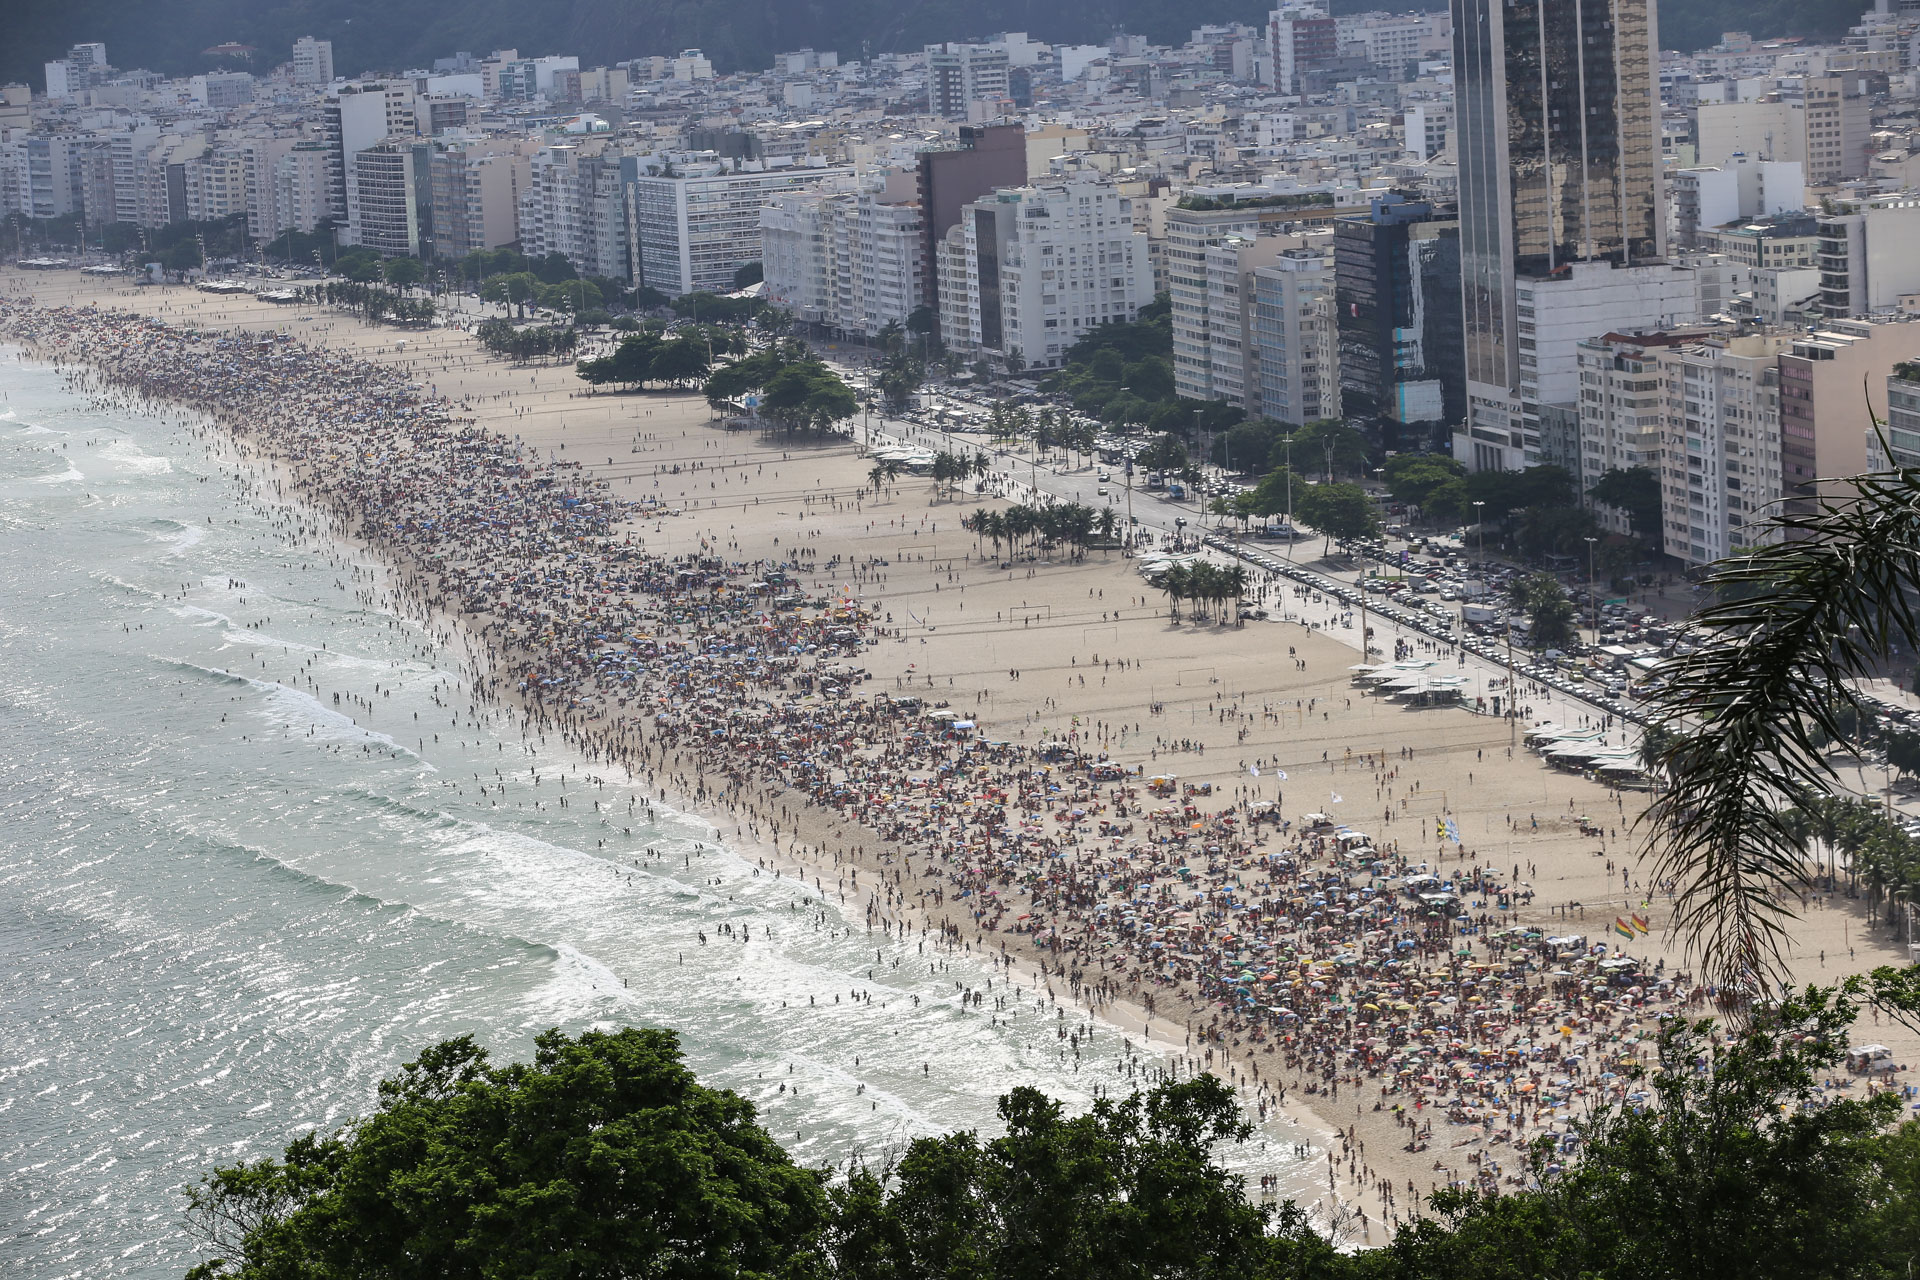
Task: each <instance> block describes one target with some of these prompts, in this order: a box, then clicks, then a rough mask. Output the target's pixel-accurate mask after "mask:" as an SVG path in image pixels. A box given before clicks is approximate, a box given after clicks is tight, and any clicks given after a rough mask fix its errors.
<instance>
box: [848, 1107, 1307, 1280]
mask: <svg viewBox="0 0 1920 1280" xmlns="http://www.w3.org/2000/svg"><path fill="white" fill-rule="evenodd" d="M1000 1117H1001V1120H1002V1121H1003V1122H1004V1124H1005V1125H1006V1133H1005V1135H1004V1136H1002V1137H999V1138H995V1139H992V1140H991V1141H982V1140H981V1139H980V1138H979V1137H977V1136H976V1135H974V1134H971V1133H957V1134H951V1135H948V1136H946V1137H944V1138H925V1139H921V1140H919V1141H917V1142H915V1143H914V1144H913V1145H912V1146H911V1147H910V1148H909V1149H908V1151H907V1153H906V1154H905V1155H904V1156H903V1157H902V1158H901V1160H900V1162H899V1164H898V1165H897V1166H895V1167H893V1168H891V1169H888V1170H884V1171H880V1172H870V1171H866V1170H860V1171H857V1172H856V1173H855V1175H854V1176H853V1177H852V1178H851V1179H849V1180H848V1182H847V1183H846V1185H845V1186H843V1187H838V1188H836V1189H835V1192H834V1208H835V1222H834V1226H833V1229H832V1231H831V1233H830V1237H829V1238H830V1244H829V1248H830V1250H831V1252H832V1254H833V1259H834V1262H835V1269H836V1270H837V1271H838V1272H839V1274H840V1275H841V1276H843V1277H845V1280H906V1278H907V1277H927V1278H928V1280H949V1278H951V1280H964V1278H969V1277H996V1278H1002V1277H1003V1278H1005V1280H1049V1278H1051V1277H1065V1276H1087V1277H1096V1276H1099V1277H1116V1278H1126V1277H1142V1278H1144V1277H1193V1278H1195V1280H1199V1278H1201V1277H1215V1276H1217V1277H1221V1278H1222V1280H1225V1278H1227V1277H1239V1276H1245V1275H1249V1274H1252V1273H1253V1272H1254V1271H1255V1269H1256V1268H1257V1267H1258V1266H1259V1264H1260V1263H1261V1262H1263V1261H1265V1260H1266V1259H1267V1257H1268V1256H1269V1253H1270V1249H1269V1245H1268V1241H1267V1236H1266V1234H1265V1230H1264V1228H1265V1226H1266V1220H1267V1217H1268V1214H1267V1213H1266V1212H1265V1211H1263V1210H1261V1209H1259V1208H1256V1207H1255V1206H1253V1205H1251V1204H1249V1203H1248V1202H1247V1200H1246V1198H1245V1196H1244V1195H1243V1194H1242V1192H1241V1188H1240V1180H1239V1179H1238V1178H1237V1177H1234V1176H1233V1175H1231V1174H1228V1173H1226V1172H1225V1171H1224V1170H1222V1169H1221V1168H1220V1167H1219V1166H1218V1165H1216V1164H1215V1163H1214V1162H1213V1160H1212V1156H1211V1153H1212V1148H1213V1144H1214V1143H1216V1142H1221V1141H1231V1140H1234V1139H1238V1138H1244V1137H1245V1135H1246V1133H1247V1127H1246V1123H1245V1121H1244V1120H1242V1119H1241V1117H1240V1113H1239V1109H1238V1107H1237V1106H1236V1105H1235V1103H1234V1100H1233V1096H1232V1094H1231V1092H1230V1091H1229V1090H1228V1089H1227V1087H1226V1086H1225V1085H1223V1084H1221V1083H1220V1081H1219V1080H1217V1079H1216V1078H1214V1077H1211V1076H1208V1077H1203V1078H1201V1079H1200V1080H1196V1081H1191V1082H1186V1083H1182V1084H1174V1085H1164V1086H1162V1087H1160V1088H1157V1089H1155V1090H1154V1091H1153V1092H1152V1093H1150V1094H1134V1095H1133V1096H1131V1097H1129V1098H1126V1099H1121V1100H1116V1099H1112V1098H1103V1099H1101V1100H1099V1101H1097V1102H1095V1103H1094V1105H1093V1107H1092V1109H1091V1110H1089V1111H1088V1112H1087V1113H1085V1114H1083V1115H1079V1116H1069V1115H1067V1114H1066V1113H1065V1111H1064V1109H1063V1108H1062V1107H1061V1105H1060V1104H1059V1103H1058V1102H1056V1101H1054V1100H1053V1099H1051V1098H1048V1097H1045V1096H1044V1095H1042V1094H1041V1093H1039V1092H1038V1091H1036V1090H1033V1089H1016V1090H1015V1091H1014V1092H1012V1093H1010V1094H1008V1095H1006V1096H1005V1097H1003V1098H1002V1099H1001V1100H1000Z"/></svg>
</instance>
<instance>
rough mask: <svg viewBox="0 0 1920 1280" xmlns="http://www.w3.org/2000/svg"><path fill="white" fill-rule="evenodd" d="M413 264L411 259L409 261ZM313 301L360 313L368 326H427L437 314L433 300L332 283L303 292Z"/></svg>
mask: <svg viewBox="0 0 1920 1280" xmlns="http://www.w3.org/2000/svg"><path fill="white" fill-rule="evenodd" d="M407 261H411V259H407ZM300 292H301V296H302V297H305V298H306V299H308V300H309V301H311V302H315V303H321V304H324V305H326V306H330V307H346V308H349V309H351V310H354V311H358V312H359V313H360V314H361V315H362V316H364V317H365V318H366V320H367V321H368V323H378V322H380V321H382V320H391V321H393V322H394V323H395V324H427V323H428V322H430V321H431V320H432V319H433V317H434V315H435V314H436V313H437V308H435V306H434V305H433V299H431V298H410V297H407V296H406V295H404V294H400V293H396V292H394V291H393V290H391V289H382V288H380V287H379V286H378V285H372V284H356V283H354V282H353V281H351V280H346V281H329V282H328V283H326V284H320V285H314V286H312V287H311V288H307V289H303V290H301V291H300Z"/></svg>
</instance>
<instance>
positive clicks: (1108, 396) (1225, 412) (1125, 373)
mask: <svg viewBox="0 0 1920 1280" xmlns="http://www.w3.org/2000/svg"><path fill="white" fill-rule="evenodd" d="M1171 314H1172V303H1171V302H1169V301H1168V300H1167V299H1166V298H1164V297H1162V298H1158V299H1155V300H1154V301H1153V302H1152V303H1150V304H1148V305H1147V306H1144V307H1142V308H1140V310H1139V311H1138V312H1137V313H1136V318H1135V319H1133V320H1131V321H1127V322H1125V323H1122V324H1103V325H1101V326H1099V327H1098V328H1095V329H1091V330H1089V331H1088V332H1087V333H1086V334H1084V335H1082V337H1081V338H1080V340H1079V341H1078V342H1075V343H1074V344H1073V346H1071V347H1069V348H1068V349H1067V353H1066V356H1065V357H1064V359H1063V360H1062V362H1061V367H1060V368H1059V369H1057V370H1055V371H1054V372H1052V373H1051V374H1049V375H1048V376H1047V378H1046V380H1045V382H1044V383H1043V385H1044V386H1045V387H1046V388H1047V389H1048V390H1052V391H1059V392H1063V393H1064V394H1066V395H1067V396H1069V397H1071V398H1072V401H1073V407H1074V408H1075V409H1078V410H1079V411H1080V412H1081V413H1084V414H1087V415H1089V416H1091V417H1094V418H1098V419H1099V420H1101V421H1102V422H1107V423H1111V424H1113V425H1114V426H1116V427H1120V428H1123V429H1131V428H1137V427H1145V428H1147V429H1148V430H1151V431H1155V432H1172V433H1174V434H1176V435H1178V436H1180V437H1182V438H1183V439H1184V438H1190V437H1191V434H1192V432H1193V430H1194V426H1195V414H1196V413H1197V414H1198V415H1199V426H1200V429H1201V430H1202V431H1212V432H1219V431H1225V430H1227V429H1228V428H1229V427H1231V426H1232V425H1233V424H1234V423H1236V422H1239V421H1240V420H1241V419H1242V418H1243V417H1244V416H1245V414H1244V413H1243V412H1242V411H1241V410H1240V409H1238V408H1235V407H1234V406H1233V405H1230V404H1228V403H1227V402H1226V401H1224V400H1210V401H1201V400H1184V399H1181V398H1180V397H1179V395H1178V394H1177V393H1176V392H1175V390H1174V384H1173V327H1172V320H1171V318H1170V317H1171ZM1196 443H1197V441H1196Z"/></svg>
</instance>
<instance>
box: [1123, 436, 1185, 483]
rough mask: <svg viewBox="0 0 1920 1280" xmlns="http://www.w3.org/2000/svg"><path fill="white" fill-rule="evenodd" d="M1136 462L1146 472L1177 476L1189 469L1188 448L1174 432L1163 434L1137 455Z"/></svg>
mask: <svg viewBox="0 0 1920 1280" xmlns="http://www.w3.org/2000/svg"><path fill="white" fill-rule="evenodd" d="M1134 462H1135V463H1137V464H1138V465H1139V466H1140V468H1141V469H1142V470H1145V471H1161V472H1165V473H1166V474H1168V475H1175V474H1178V473H1179V472H1181V471H1184V470H1186V469H1187V465H1188V458H1187V446H1186V445H1184V444H1182V443H1180V440H1179V438H1178V437H1177V436H1175V435H1174V434H1173V433H1172V432H1162V433H1161V434H1160V435H1157V436H1155V437H1154V438H1153V439H1152V440H1150V441H1148V442H1147V446H1146V447H1145V448H1144V449H1142V450H1140V452H1139V453H1138V454H1137V455H1135V457H1134Z"/></svg>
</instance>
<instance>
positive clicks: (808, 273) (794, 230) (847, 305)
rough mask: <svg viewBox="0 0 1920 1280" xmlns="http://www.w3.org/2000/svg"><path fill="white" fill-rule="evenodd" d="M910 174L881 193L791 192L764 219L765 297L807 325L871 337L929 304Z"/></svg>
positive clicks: (902, 322)
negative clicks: (925, 289) (926, 303)
mask: <svg viewBox="0 0 1920 1280" xmlns="http://www.w3.org/2000/svg"><path fill="white" fill-rule="evenodd" d="M913 193H914V184H913V180H912V177H911V175H908V174H895V175H892V177H891V179H888V180H884V185H883V186H882V187H881V188H880V189H878V190H862V191H851V190H833V191H828V190H822V189H819V188H816V189H814V190H811V191H799V192H792V193H789V194H786V195H782V196H780V197H778V198H776V199H775V200H774V202H773V203H772V204H770V205H769V206H768V207H767V208H765V209H763V210H762V211H761V214H760V248H761V264H762V268H763V270H764V273H765V279H766V290H765V295H764V296H765V297H766V298H767V300H768V301H769V302H772V303H773V304H774V305H776V306H779V307H784V308H786V309H787V310H790V311H792V312H793V314H794V316H795V318H796V319H798V320H800V321H801V322H802V323H805V324H815V325H820V326H822V327H823V328H826V329H829V330H834V331H838V332H841V333H847V334H857V335H859V336H862V337H867V338H871V337H872V336H873V335H874V334H876V333H879V332H880V331H881V330H882V329H884V328H886V327H887V326H888V325H890V324H891V325H899V326H901V327H903V328H904V327H905V325H906V323H907V320H908V318H909V317H910V316H911V315H912V314H913V312H914V311H915V310H916V309H918V308H919V307H921V306H922V305H924V304H925V302H926V296H925V291H924V281H925V278H926V268H925V263H924V261H923V260H922V255H923V253H924V252H925V249H924V243H925V242H924V237H923V236H922V230H923V228H922V219H921V211H920V205H919V203H918V201H916V200H915V199H914V198H913Z"/></svg>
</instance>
